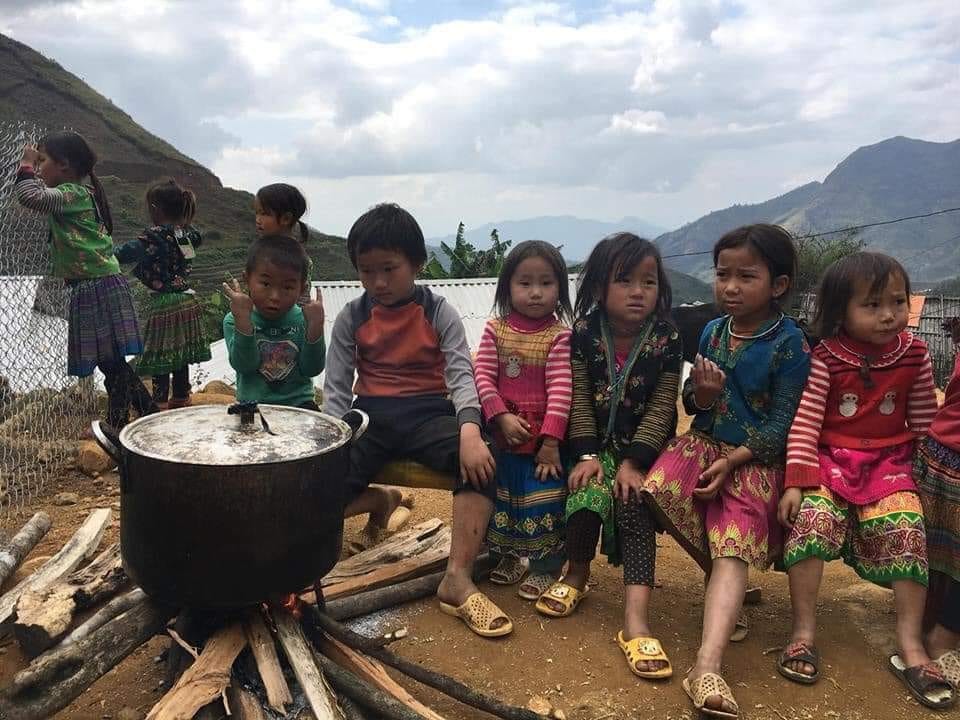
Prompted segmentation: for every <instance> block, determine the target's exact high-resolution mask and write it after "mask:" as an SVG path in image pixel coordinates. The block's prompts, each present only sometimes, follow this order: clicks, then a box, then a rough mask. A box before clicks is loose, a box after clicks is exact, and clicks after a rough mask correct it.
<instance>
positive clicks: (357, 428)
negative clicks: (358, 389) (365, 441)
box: [340, 408, 370, 443]
mask: <svg viewBox="0 0 960 720" xmlns="http://www.w3.org/2000/svg"><path fill="white" fill-rule="evenodd" d="M340 419H341V420H343V421H344V422H345V423H346V424H347V425H349V426H350V429H351V430H352V431H353V436H352V437H351V438H350V442H351V443H354V442H356V441H357V440H359V439H360V438H362V437H363V434H364V433H365V432H366V431H367V428H368V427H369V426H370V416H369V415H367V414H366V413H365V412H364V411H363V410H357V409H356V408H353V409H352V410H347V412H346V413H345V414H344V416H343V417H342V418H340Z"/></svg>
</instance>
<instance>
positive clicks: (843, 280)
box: [813, 250, 910, 337]
mask: <svg viewBox="0 0 960 720" xmlns="http://www.w3.org/2000/svg"><path fill="white" fill-rule="evenodd" d="M894 275H899V276H900V277H902V278H903V285H904V288H905V289H906V291H907V297H908V298H909V297H910V276H909V275H907V271H906V270H905V269H904V267H903V265H901V264H900V263H899V262H898V261H897V260H896V259H895V258H892V257H890V256H889V255H884V254H883V253H878V252H867V251H865V250H860V251H858V252H855V253H850V254H849V255H847V256H846V257H842V258H840V259H839V260H836V261H835V262H833V263H831V264H830V266H829V267H828V268H827V269H826V271H824V273H823V278H822V279H821V280H820V287H819V289H818V290H817V303H816V310H815V311H814V316H813V327H814V329H815V330H816V331H817V334H818V335H820V337H833V336H835V335H836V334H837V333H839V332H840V329H841V328H842V327H843V320H844V317H845V316H846V314H847V305H849V304H850V300H851V299H852V298H853V293H854V290H855V288H856V285H857V284H858V282H861V281H867V282H869V283H870V294H871V295H875V294H877V293H880V292H883V290H884V288H886V287H887V283H888V282H890V278H891V277H892V276H894Z"/></svg>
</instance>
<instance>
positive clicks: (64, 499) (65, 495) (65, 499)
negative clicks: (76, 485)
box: [53, 492, 80, 505]
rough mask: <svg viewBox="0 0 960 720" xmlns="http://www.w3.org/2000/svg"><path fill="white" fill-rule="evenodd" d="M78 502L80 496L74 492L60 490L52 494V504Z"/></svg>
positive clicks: (73, 503)
mask: <svg viewBox="0 0 960 720" xmlns="http://www.w3.org/2000/svg"><path fill="white" fill-rule="evenodd" d="M78 502H80V496H79V495H77V493H74V492H62V493H57V494H56V495H54V496H53V504H54V505H76V504H77V503H78Z"/></svg>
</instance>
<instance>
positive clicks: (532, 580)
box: [517, 573, 556, 600]
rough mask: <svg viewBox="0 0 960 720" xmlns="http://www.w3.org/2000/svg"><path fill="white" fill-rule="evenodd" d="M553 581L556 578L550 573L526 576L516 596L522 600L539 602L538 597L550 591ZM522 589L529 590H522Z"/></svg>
mask: <svg viewBox="0 0 960 720" xmlns="http://www.w3.org/2000/svg"><path fill="white" fill-rule="evenodd" d="M554 580H556V578H555V577H553V575H551V574H550V573H536V574H534V575H528V576H527V578H526V579H525V580H524V581H523V582H522V583H520V587H518V588H517V595H519V596H520V597H521V598H523V599H524V600H539V599H540V596H541V595H543V594H544V593H545V592H546V591H547V590H549V589H550V586H551V585H553V581H554ZM524 588H530V589H529V590H524Z"/></svg>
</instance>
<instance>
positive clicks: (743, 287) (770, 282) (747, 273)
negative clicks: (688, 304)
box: [713, 245, 790, 321]
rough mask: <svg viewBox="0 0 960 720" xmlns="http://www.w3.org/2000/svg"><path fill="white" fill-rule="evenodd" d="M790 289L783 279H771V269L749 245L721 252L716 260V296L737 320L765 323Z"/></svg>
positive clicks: (787, 281) (784, 278) (787, 280)
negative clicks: (772, 304)
mask: <svg viewBox="0 0 960 720" xmlns="http://www.w3.org/2000/svg"><path fill="white" fill-rule="evenodd" d="M789 285H790V281H789V279H788V278H787V277H786V276H784V275H781V276H779V277H776V278H772V277H770V269H769V268H768V267H767V264H766V263H765V262H764V261H763V258H761V257H760V256H759V255H758V254H757V252H756V251H755V250H754V249H753V248H752V247H750V246H749V245H741V246H740V247H735V248H728V249H726V250H721V251H720V254H719V256H718V257H717V267H716V270H715V275H714V282H713V292H714V296H715V297H716V300H717V305H719V306H720V307H721V308H722V309H723V311H724V312H726V313H729V314H730V316H731V317H733V318H734V319H735V320H743V321H748V320H759V321H762V320H763V319H765V318H766V316H767V315H768V314H769V312H770V307H771V303H772V302H773V301H774V300H775V299H776V298H778V297H780V296H781V295H783V294H784V293H785V292H786V291H787V288H788V287H789Z"/></svg>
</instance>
